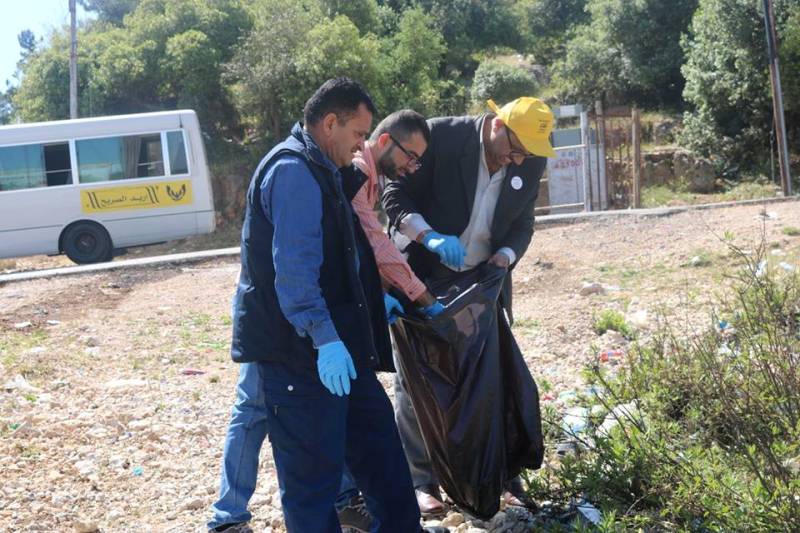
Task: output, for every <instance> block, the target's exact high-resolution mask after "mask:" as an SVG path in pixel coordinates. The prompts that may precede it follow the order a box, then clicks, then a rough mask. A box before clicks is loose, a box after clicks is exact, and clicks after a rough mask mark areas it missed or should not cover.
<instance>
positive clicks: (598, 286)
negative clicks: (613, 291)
mask: <svg viewBox="0 0 800 533" xmlns="http://www.w3.org/2000/svg"><path fill="white" fill-rule="evenodd" d="M605 293H606V290H605V288H604V287H603V284H602V283H597V282H589V283H584V284H583V287H581V290H580V295H581V296H590V295H592V294H605Z"/></svg>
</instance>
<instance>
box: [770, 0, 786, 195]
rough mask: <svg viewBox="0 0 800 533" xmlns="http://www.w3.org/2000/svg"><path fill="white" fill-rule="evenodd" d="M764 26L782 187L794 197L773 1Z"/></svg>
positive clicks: (784, 191)
mask: <svg viewBox="0 0 800 533" xmlns="http://www.w3.org/2000/svg"><path fill="white" fill-rule="evenodd" d="M764 25H765V26H766V30H767V48H768V50H769V75H770V82H771V85H772V109H773V111H774V117H775V129H776V130H777V131H776V133H777V137H778V161H779V162H780V168H781V186H782V188H783V195H784V196H791V195H792V177H791V175H790V172H789V145H788V143H787V141H786V122H785V120H784V117H783V91H781V71H780V66H779V65H778V39H777V37H776V36H775V11H774V10H773V7H772V0H764Z"/></svg>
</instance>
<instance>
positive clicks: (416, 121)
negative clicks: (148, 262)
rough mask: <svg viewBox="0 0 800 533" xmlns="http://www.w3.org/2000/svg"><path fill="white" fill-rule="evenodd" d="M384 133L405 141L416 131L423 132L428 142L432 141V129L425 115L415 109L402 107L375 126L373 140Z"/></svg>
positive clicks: (371, 137)
mask: <svg viewBox="0 0 800 533" xmlns="http://www.w3.org/2000/svg"><path fill="white" fill-rule="evenodd" d="M384 133H389V134H391V135H392V136H393V137H395V138H396V139H397V140H398V141H405V140H406V139H408V138H409V137H411V136H412V135H414V134H415V133H421V134H422V137H423V138H424V139H425V142H426V143H427V144H430V142H431V129H430V127H428V122H427V121H426V120H425V117H423V116H422V115H420V114H419V113H417V112H416V111H414V110H413V109H401V110H400V111H395V112H394V113H392V114H391V115H389V116H388V117H386V118H385V119H383V120H381V121H380V123H379V124H378V125H377V126H376V127H375V130H374V131H373V132H372V135H371V136H370V139H371V140H373V141H374V140H376V139H377V138H378V137H380V136H381V135H383V134H384Z"/></svg>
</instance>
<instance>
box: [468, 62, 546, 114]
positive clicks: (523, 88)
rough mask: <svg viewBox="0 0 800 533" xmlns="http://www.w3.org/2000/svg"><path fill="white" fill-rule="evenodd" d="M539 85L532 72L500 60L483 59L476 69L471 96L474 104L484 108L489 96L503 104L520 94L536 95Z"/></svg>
mask: <svg viewBox="0 0 800 533" xmlns="http://www.w3.org/2000/svg"><path fill="white" fill-rule="evenodd" d="M537 91H538V86H537V83H536V79H535V78H534V77H533V75H532V74H530V73H529V72H526V71H525V70H523V69H521V68H519V67H513V66H511V65H507V64H505V63H500V62H499V61H493V60H489V61H483V62H482V63H481V64H480V65H479V66H478V69H477V70H476V71H475V78H474V79H473V81H472V89H471V90H470V97H471V99H472V103H473V106H476V107H480V108H484V107H485V106H486V100H488V99H489V98H491V99H493V100H494V101H495V102H497V104H498V105H503V104H504V103H506V102H510V101H511V100H513V99H515V98H519V97H520V96H533V95H536V93H537Z"/></svg>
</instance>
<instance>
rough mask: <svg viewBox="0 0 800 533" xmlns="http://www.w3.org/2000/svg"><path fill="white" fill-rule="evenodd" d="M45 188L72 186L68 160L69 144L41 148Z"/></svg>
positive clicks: (48, 145)
mask: <svg viewBox="0 0 800 533" xmlns="http://www.w3.org/2000/svg"><path fill="white" fill-rule="evenodd" d="M42 151H43V152H44V168H45V174H47V186H48V187H54V186H58V185H72V167H71V165H70V160H69V143H58V144H47V145H44V146H42Z"/></svg>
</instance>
